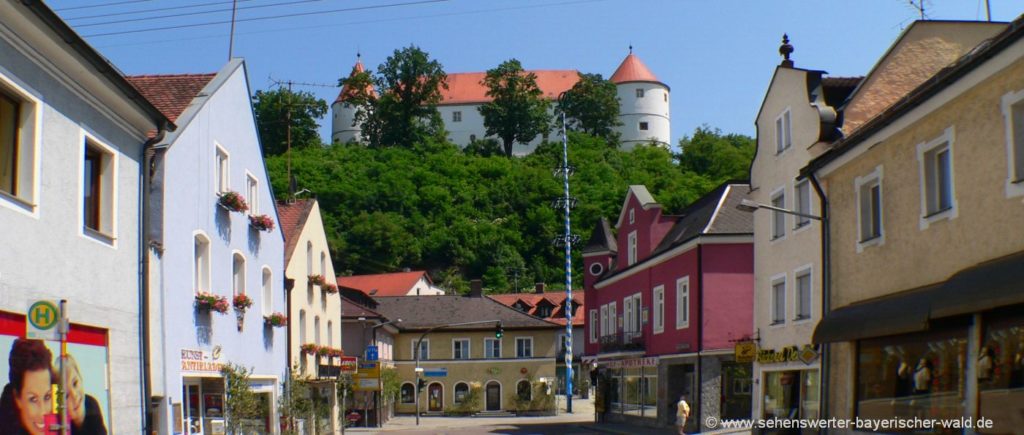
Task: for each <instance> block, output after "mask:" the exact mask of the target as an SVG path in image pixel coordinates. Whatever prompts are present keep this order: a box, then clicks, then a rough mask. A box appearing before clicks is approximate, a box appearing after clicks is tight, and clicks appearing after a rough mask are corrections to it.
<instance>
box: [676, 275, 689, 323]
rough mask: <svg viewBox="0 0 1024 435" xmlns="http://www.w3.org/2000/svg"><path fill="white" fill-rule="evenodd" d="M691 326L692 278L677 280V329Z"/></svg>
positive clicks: (686, 277)
mask: <svg viewBox="0 0 1024 435" xmlns="http://www.w3.org/2000/svg"><path fill="white" fill-rule="evenodd" d="M689 326H690V277H688V276H684V277H682V278H679V279H677V280H676V329H683V328H688V327H689Z"/></svg>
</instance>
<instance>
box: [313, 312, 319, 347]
mask: <svg viewBox="0 0 1024 435" xmlns="http://www.w3.org/2000/svg"><path fill="white" fill-rule="evenodd" d="M313 339H314V341H313V342H314V343H316V345H317V346H319V345H320V316H315V317H313Z"/></svg>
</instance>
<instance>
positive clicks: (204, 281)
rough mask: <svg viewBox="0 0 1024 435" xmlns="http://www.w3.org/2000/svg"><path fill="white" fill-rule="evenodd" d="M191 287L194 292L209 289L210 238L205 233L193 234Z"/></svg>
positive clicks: (207, 290)
mask: <svg viewBox="0 0 1024 435" xmlns="http://www.w3.org/2000/svg"><path fill="white" fill-rule="evenodd" d="M192 252H193V256H194V261H193V263H192V264H193V266H192V289H193V290H195V292H196V293H199V292H207V293H208V292H209V291H210V239H208V238H207V237H206V235H205V234H202V233H196V235H195V236H193V251H192Z"/></svg>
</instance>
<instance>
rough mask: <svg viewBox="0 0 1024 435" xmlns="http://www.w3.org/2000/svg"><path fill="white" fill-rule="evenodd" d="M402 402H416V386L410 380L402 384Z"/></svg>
mask: <svg viewBox="0 0 1024 435" xmlns="http://www.w3.org/2000/svg"><path fill="white" fill-rule="evenodd" d="M402 403H416V387H415V386H414V385H413V384H412V383H410V382H406V383H404V384H402Z"/></svg>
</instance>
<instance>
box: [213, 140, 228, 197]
mask: <svg viewBox="0 0 1024 435" xmlns="http://www.w3.org/2000/svg"><path fill="white" fill-rule="evenodd" d="M215 145H216V147H217V156H216V163H215V164H216V169H217V178H216V179H215V180H214V182H215V183H217V186H216V187H217V193H224V192H227V191H228V190H231V183H230V182H229V181H230V180H231V166H230V165H229V162H228V152H227V151H226V150H224V148H221V146H220V145H219V144H215Z"/></svg>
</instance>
